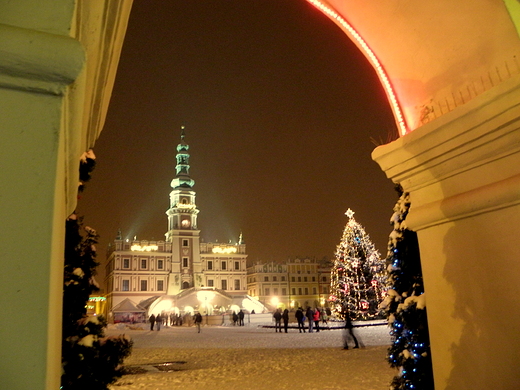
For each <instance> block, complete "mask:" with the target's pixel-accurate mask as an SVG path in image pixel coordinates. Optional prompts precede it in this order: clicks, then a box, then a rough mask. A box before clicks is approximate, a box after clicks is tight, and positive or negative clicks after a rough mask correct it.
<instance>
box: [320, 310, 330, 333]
mask: <svg viewBox="0 0 520 390" xmlns="http://www.w3.org/2000/svg"><path fill="white" fill-rule="evenodd" d="M321 322H322V323H324V324H325V325H327V329H330V327H329V316H328V315H327V309H325V310H322V311H321Z"/></svg>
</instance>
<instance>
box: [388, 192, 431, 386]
mask: <svg viewBox="0 0 520 390" xmlns="http://www.w3.org/2000/svg"><path fill="white" fill-rule="evenodd" d="M396 190H397V191H398V193H399V195H400V197H399V200H398V201H397V203H396V205H395V206H394V214H393V215H392V219H391V221H390V223H391V224H392V225H393V227H394V230H393V231H392V233H391V234H390V238H389V242H388V254H387V258H386V264H387V270H388V274H389V276H388V279H387V296H386V298H385V300H384V301H383V302H382V303H381V305H380V307H381V309H383V310H385V312H386V313H387V315H388V322H389V326H390V328H391V331H390V334H391V336H392V345H391V346H390V348H389V349H388V361H389V363H390V365H391V366H392V367H395V368H397V369H399V374H398V375H396V376H395V377H394V379H393V381H392V387H391V388H392V389H394V390H410V389H417V390H433V388H434V386H433V370H432V361H431V354H430V337H429V333H428V319H427V314H426V299H425V297H426V295H425V293H424V285H423V279H422V270H421V259H420V255H419V242H418V240H417V234H416V233H415V232H413V231H411V230H409V229H408V228H407V227H406V221H405V219H406V216H407V215H408V211H409V208H410V195H409V194H408V193H404V192H403V190H402V188H401V186H399V185H398V186H396Z"/></svg>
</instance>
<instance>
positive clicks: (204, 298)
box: [197, 290, 215, 325]
mask: <svg viewBox="0 0 520 390" xmlns="http://www.w3.org/2000/svg"><path fill="white" fill-rule="evenodd" d="M214 297H215V292H214V291H212V290H200V291H197V299H198V301H199V302H200V303H204V307H205V308H206V325H208V311H209V302H211V300H212V299H213V298H214ZM199 306H200V305H199Z"/></svg>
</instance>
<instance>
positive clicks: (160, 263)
mask: <svg viewBox="0 0 520 390" xmlns="http://www.w3.org/2000/svg"><path fill="white" fill-rule="evenodd" d="M139 265H140V269H148V259H141V261H140V263H139ZM182 266H183V267H184V268H188V267H189V258H188V257H183V258H182ZM207 267H208V271H211V270H213V260H208V261H207ZM227 268H228V266H227V261H221V263H220V269H221V270H222V271H226V270H227ZM123 269H130V259H129V258H124V259H123ZM157 269H158V270H163V269H164V260H157ZM233 269H234V270H235V271H240V261H235V262H234V268H233ZM275 280H276V277H275ZM282 280H285V276H282Z"/></svg>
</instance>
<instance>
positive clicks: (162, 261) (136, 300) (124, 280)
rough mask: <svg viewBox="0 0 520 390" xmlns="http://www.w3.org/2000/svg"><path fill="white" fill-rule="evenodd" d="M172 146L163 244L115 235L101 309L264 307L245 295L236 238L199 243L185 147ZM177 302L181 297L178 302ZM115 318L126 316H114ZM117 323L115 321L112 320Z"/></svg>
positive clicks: (243, 257)
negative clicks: (174, 150) (173, 171)
mask: <svg viewBox="0 0 520 390" xmlns="http://www.w3.org/2000/svg"><path fill="white" fill-rule="evenodd" d="M184 138H185V135H184V130H183V131H182V134H181V142H180V143H179V145H178V146H177V156H176V158H177V165H176V175H175V178H174V179H173V180H172V182H171V187H172V188H173V190H172V191H171V193H170V208H169V209H168V210H167V211H166V215H167V216H168V231H167V232H166V234H165V240H160V241H145V240H140V241H139V240H137V239H135V238H134V239H133V240H130V239H123V237H122V234H121V231H119V232H118V235H117V237H116V239H115V240H114V243H113V246H112V247H111V248H110V250H109V252H108V257H107V265H106V285H107V306H108V310H109V316H110V317H111V319H112V320H114V319H116V316H115V314H114V312H113V311H114V308H117V309H118V310H119V309H120V308H121V306H122V305H121V304H122V302H123V301H125V304H124V305H123V307H131V306H132V307H133V306H135V307H136V308H137V309H139V310H140V309H145V310H146V311H147V314H151V313H152V312H153V313H154V314H155V313H157V312H166V313H176V314H183V313H185V312H189V313H193V312H194V311H201V312H202V313H203V314H212V313H214V312H215V311H218V312H225V311H229V310H233V311H238V310H240V309H246V310H253V309H255V311H256V312H261V311H262V310H263V309H264V308H263V307H262V305H260V304H259V303H258V302H257V301H254V300H252V299H251V298H250V297H247V296H246V291H247V283H246V272H247V266H246V261H247V254H246V245H245V243H244V241H243V239H242V234H240V237H239V238H238V241H237V242H236V243H227V244H221V243H211V242H207V243H205V242H201V239H200V230H199V229H198V226H197V215H198V213H199V210H198V209H197V206H196V203H195V195H196V193H195V191H194V190H193V185H194V184H195V182H194V180H193V179H192V178H191V177H190V175H189V167H190V166H189V153H188V149H189V146H188V144H186V142H185V141H184ZM181 298H182V299H181ZM117 318H126V317H125V314H124V313H121V312H120V311H119V312H118V315H117ZM116 320H117V319H116Z"/></svg>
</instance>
